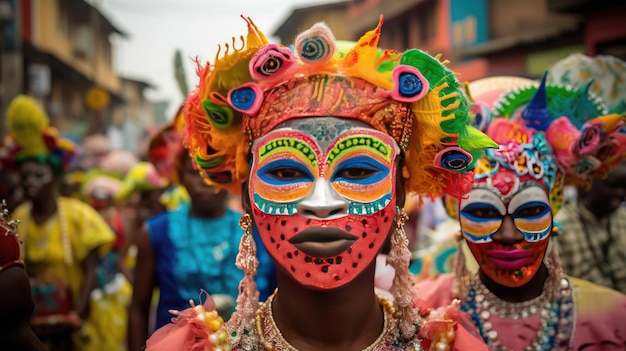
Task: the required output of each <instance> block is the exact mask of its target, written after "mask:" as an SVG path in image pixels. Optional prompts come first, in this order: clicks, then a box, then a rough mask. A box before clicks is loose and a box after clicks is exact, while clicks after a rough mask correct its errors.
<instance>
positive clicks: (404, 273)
mask: <svg viewBox="0 0 626 351" xmlns="http://www.w3.org/2000/svg"><path fill="white" fill-rule="evenodd" d="M407 219H408V216H407V214H406V212H404V209H401V208H399V207H397V208H396V230H395V232H394V233H393V234H392V236H391V250H390V252H389V255H388V256H387V264H388V265H390V266H392V267H393V268H394V270H395V276H394V278H393V284H392V285H391V288H390V289H389V292H390V293H391V295H392V296H393V305H394V308H395V313H394V316H395V317H396V318H397V319H398V326H399V328H400V334H401V335H402V337H403V338H405V339H410V338H411V337H413V336H414V335H415V333H416V331H417V330H416V329H417V328H416V325H415V323H416V321H420V320H421V317H420V314H419V310H418V308H417V307H415V305H414V303H413V301H414V300H415V292H414V291H413V286H414V285H415V280H414V278H413V275H412V274H411V273H410V272H409V263H410V260H411V251H410V250H409V240H408V239H407V238H406V233H405V232H404V223H405V222H406V220H407Z"/></svg>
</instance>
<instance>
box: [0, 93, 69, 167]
mask: <svg viewBox="0 0 626 351" xmlns="http://www.w3.org/2000/svg"><path fill="white" fill-rule="evenodd" d="M7 126H8V130H9V135H8V136H7V137H6V139H5V140H4V145H3V147H2V149H1V150H0V161H1V162H2V163H3V164H4V165H5V166H6V167H8V168H16V166H17V164H19V162H20V161H23V160H29V159H35V160H39V161H42V162H46V163H48V164H50V165H51V166H52V167H53V169H54V170H55V171H57V172H61V171H64V170H67V167H68V166H69V165H70V163H71V161H72V158H73V157H74V155H75V154H76V146H75V145H74V143H73V142H72V141H70V140H68V139H64V138H61V137H60V136H59V132H58V131H57V129H56V128H54V127H52V126H50V125H49V121H48V116H47V115H46V113H45V111H44V110H43V109H42V108H41V107H40V106H39V103H38V102H37V101H36V100H35V99H33V98H31V97H29V96H26V95H19V96H17V97H16V98H15V99H13V101H11V104H10V105H9V108H8V109H7Z"/></svg>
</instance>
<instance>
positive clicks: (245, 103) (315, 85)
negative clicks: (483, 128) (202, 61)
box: [184, 16, 495, 197]
mask: <svg viewBox="0 0 626 351" xmlns="http://www.w3.org/2000/svg"><path fill="white" fill-rule="evenodd" d="M246 22H247V24H248V36H247V40H244V39H243V37H241V41H242V43H243V45H242V46H241V48H235V40H234V39H233V43H232V49H233V52H229V50H230V48H231V45H225V47H226V53H225V54H224V55H220V53H219V52H218V55H217V57H216V59H215V63H214V65H211V64H209V63H207V64H206V65H204V66H201V65H198V70H197V72H198V75H199V77H200V83H199V84H198V86H197V88H196V89H195V90H194V92H192V93H191V94H190V96H189V97H188V99H187V101H186V103H185V108H184V114H185V128H186V129H185V144H186V146H187V148H188V149H189V152H190V155H191V157H192V158H193V159H194V160H195V162H196V164H197V166H198V168H199V169H200V171H201V173H202V174H203V176H204V177H205V178H206V179H207V180H208V181H209V182H210V183H212V184H214V185H216V186H217V187H223V188H227V189H229V190H230V191H232V192H234V193H239V192H240V191H241V184H242V183H243V182H244V181H245V180H246V179H247V177H248V173H249V167H250V166H249V163H248V152H249V147H250V145H251V144H252V143H253V142H254V140H256V139H257V138H258V137H260V136H262V135H264V134H266V133H268V132H269V131H270V130H272V129H273V128H275V127H277V126H279V125H280V124H281V123H283V122H285V121H288V120H290V119H294V118H304V117H326V116H335V117H342V118H350V119H356V120H359V121H362V122H365V123H366V124H368V125H370V126H371V127H372V128H375V129H377V130H379V131H382V132H384V133H387V134H388V135H390V136H392V137H393V138H394V140H395V141H396V142H397V143H398V145H399V146H400V148H401V149H402V150H403V151H404V155H405V158H404V160H405V162H404V164H403V175H404V177H405V178H406V180H407V182H406V189H407V191H409V192H414V193H418V194H423V195H427V196H431V197H434V196H438V195H440V194H442V192H443V191H444V190H446V191H449V192H454V193H456V194H458V195H459V196H460V195H461V194H462V193H463V192H464V191H465V190H467V189H466V188H467V186H468V185H469V184H471V177H469V178H468V177H467V174H466V173H467V172H468V171H471V170H472V169H473V163H474V157H473V154H477V153H479V152H480V151H481V150H483V149H484V148H487V147H493V146H495V144H493V142H492V141H491V140H490V139H489V138H487V137H486V136H485V135H484V134H483V133H481V132H480V131H478V130H477V129H475V128H473V127H471V126H469V125H468V124H469V123H468V122H469V121H468V108H469V103H468V101H467V99H466V97H465V94H464V93H463V90H462V89H461V87H460V84H459V83H458V81H457V80H456V77H455V75H454V73H453V72H452V71H450V70H448V69H447V68H446V67H445V62H440V61H439V57H433V56H430V55H428V54H426V53H424V52H422V51H420V50H417V49H411V50H407V51H405V52H404V53H400V52H397V51H393V50H383V49H379V48H378V47H377V45H378V40H379V38H380V31H381V28H382V16H381V20H380V22H379V24H378V26H377V27H376V28H375V29H373V30H371V31H369V32H367V33H365V34H364V35H363V36H362V37H361V38H360V39H359V41H358V42H356V43H354V42H344V41H336V40H335V38H334V36H333V33H332V32H331V31H330V29H329V28H328V27H327V26H326V25H325V24H323V23H317V24H315V25H313V26H312V27H311V28H310V29H308V30H306V31H305V32H303V33H301V34H300V35H298V36H297V37H296V40H295V44H294V45H293V47H290V48H288V47H284V46H280V45H277V44H269V43H268V42H267V39H266V38H265V36H264V35H263V34H262V33H261V32H260V31H259V30H258V28H256V26H255V25H254V24H253V23H252V21H251V20H250V19H246ZM426 180H428V181H426Z"/></svg>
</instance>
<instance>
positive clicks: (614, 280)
mask: <svg viewBox="0 0 626 351" xmlns="http://www.w3.org/2000/svg"><path fill="white" fill-rule="evenodd" d="M550 72H551V73H550V81H553V82H557V83H561V84H567V85H570V86H573V87H580V86H584V85H586V84H589V82H590V79H592V83H591V88H590V89H591V91H592V92H594V93H596V94H597V95H598V96H600V97H602V100H603V101H604V102H605V103H606V104H607V108H608V110H609V111H614V112H615V113H621V114H624V113H626V94H625V93H624V91H625V89H626V61H624V60H620V59H619V58H617V57H613V56H607V55H598V56H594V57H589V56H585V55H582V54H574V55H570V56H568V57H566V58H565V59H562V60H560V61H558V62H557V63H555V64H554V65H553V66H552V67H551V68H550ZM622 133H626V129H624V130H622ZM575 193H577V194H578V195H577V197H574V199H573V200H572V201H570V202H569V203H566V204H565V205H564V206H563V209H562V210H561V211H560V212H559V213H558V214H557V215H556V216H555V219H554V220H555V222H556V223H557V224H558V226H559V229H560V232H561V234H562V235H561V236H560V237H559V240H558V245H559V254H560V257H561V264H562V265H563V270H564V271H565V272H566V273H567V274H570V275H572V276H575V277H579V278H582V279H585V280H588V281H591V282H594V283H596V284H600V285H604V286H607V287H609V288H612V289H615V290H619V291H621V292H622V293H626V206H624V204H625V203H626V202H625V200H626V164H623V163H622V164H621V165H620V166H619V167H618V168H617V169H615V170H613V171H611V172H609V174H608V176H607V177H606V178H605V179H594V180H593V181H592V182H591V184H584V185H583V186H580V187H578V189H577V191H575Z"/></svg>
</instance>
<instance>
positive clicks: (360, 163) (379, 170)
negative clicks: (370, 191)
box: [330, 156, 389, 184]
mask: <svg viewBox="0 0 626 351" xmlns="http://www.w3.org/2000/svg"><path fill="white" fill-rule="evenodd" d="M353 168H362V169H367V170H371V171H376V172H375V173H373V174H371V175H369V176H367V177H365V178H363V179H348V178H344V177H342V176H341V175H339V173H341V172H343V171H345V170H348V169H353ZM388 174H389V168H387V167H385V166H384V165H383V164H382V163H380V162H378V161H376V160H375V159H373V158H371V157H367V156H356V157H351V158H348V159H345V160H342V161H341V163H340V164H339V165H338V166H337V168H336V169H335V171H334V172H333V175H332V176H331V177H330V181H331V182H333V181H345V182H350V183H356V184H374V183H376V182H379V181H381V180H383V179H385V177H387V175H388Z"/></svg>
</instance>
